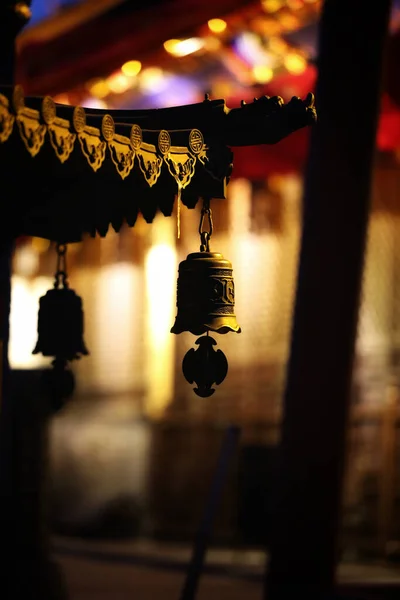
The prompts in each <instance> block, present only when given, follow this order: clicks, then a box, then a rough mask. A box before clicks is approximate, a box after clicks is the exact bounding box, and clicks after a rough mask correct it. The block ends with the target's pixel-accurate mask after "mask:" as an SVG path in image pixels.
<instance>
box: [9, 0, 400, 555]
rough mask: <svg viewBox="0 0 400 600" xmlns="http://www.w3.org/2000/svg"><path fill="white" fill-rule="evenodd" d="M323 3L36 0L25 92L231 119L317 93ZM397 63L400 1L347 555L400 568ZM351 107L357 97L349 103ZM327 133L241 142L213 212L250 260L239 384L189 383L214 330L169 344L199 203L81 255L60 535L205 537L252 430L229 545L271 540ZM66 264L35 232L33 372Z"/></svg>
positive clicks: (385, 114) (25, 329) (56, 467)
mask: <svg viewBox="0 0 400 600" xmlns="http://www.w3.org/2000/svg"><path fill="white" fill-rule="evenodd" d="M320 9H321V2H320V1H319V0H262V1H261V0H258V1H246V0H236V1H235V0H231V1H229V2H227V1H224V0H214V2H212V3H208V2H199V1H197V0H190V1H187V2H183V1H181V0H171V1H169V2H159V1H157V0H148V1H147V2H146V3H145V5H142V6H140V7H138V6H137V5H136V3H135V2H129V1H123V0H97V1H89V0H87V1H83V0H82V1H78V0H75V1H74V0H69V1H62V0H33V3H32V11H33V18H32V20H31V22H30V24H29V26H27V27H26V29H25V30H24V31H23V32H22V34H21V35H20V37H19V40H18V52H19V59H18V68H17V72H18V75H17V82H18V83H20V84H22V86H23V88H24V91H25V92H26V94H28V95H35V94H38V95H44V94H50V95H52V97H53V98H54V99H55V100H56V101H58V102H60V103H64V104H73V105H82V106H85V107H90V108H93V109H96V108H107V107H109V108H112V109H118V108H120V109H128V108H129V109H132V108H138V109H139V108H156V107H163V106H175V105H182V104H190V103H195V102H200V101H202V100H203V99H204V96H205V94H209V95H210V97H211V98H225V99H226V102H227V105H228V106H229V107H231V108H234V107H237V106H238V105H239V104H240V101H241V100H244V101H246V102H251V101H252V100H253V98H254V97H260V96H261V95H264V94H266V95H269V96H273V95H280V96H282V97H283V98H284V100H285V101H287V100H289V99H290V98H291V97H292V96H293V95H298V96H301V97H304V95H305V94H306V93H307V92H308V91H309V90H312V89H313V87H314V83H315V79H316V73H317V59H318V57H317V42H318V40H317V25H318V19H319V13H320ZM361 18H362V14H360V19H361ZM338 43H340V40H338ZM349 59H350V60H351V57H349ZM399 59H400V3H399V2H395V3H394V8H393V14H392V19H391V34H390V39H389V42H388V46H387V56H386V68H385V78H384V82H383V89H382V107H381V115H380V121H379V128H378V136H377V151H376V162H375V170H374V186H373V193H372V198H371V202H372V210H371V216H370V224H369V238H368V247H367V249H366V259H365V269H364V284H363V296H362V303H361V306H360V315H359V331H358V340H357V352H356V364H355V370H354V377H353V410H352V419H351V422H350V424H349V445H348V467H347V473H348V476H347V484H346V490H345V497H344V506H345V510H344V522H343V535H342V537H343V556H344V557H346V556H351V557H352V558H357V557H365V556H367V555H368V556H372V557H392V558H393V557H395V555H396V552H398V549H399V547H400V477H399V467H400V454H399V450H400V449H399V440H400V436H399V431H398V416H399V402H398V398H399V395H398V390H399V385H400V380H399V375H400V235H399V232H400V210H399V198H400V81H399V78H398V76H397V75H398V72H397V68H398V67H397V65H398V60H399ZM354 68H355V69H356V68H357V65H354ZM364 94H368V90H360V98H362V96H363V95H364ZM360 98H358V99H357V101H359V100H360ZM353 100H356V99H349V98H347V97H346V90H343V102H349V109H350V105H351V103H352V102H353ZM354 118H355V119H356V118H357V115H356V114H355V116H354ZM309 135H310V132H309V131H307V130H306V129H304V130H300V131H298V132H296V133H295V134H293V135H291V136H290V137H289V138H287V139H285V140H283V141H282V142H280V143H279V144H278V145H277V146H265V147H260V148H259V147H257V148H243V149H241V148H238V149H236V150H235V156H234V170H233V175H232V180H231V182H230V184H229V186H228V197H227V199H226V200H215V201H213V202H212V204H211V206H212V209H213V215H214V234H213V238H212V249H213V250H216V251H220V252H222V253H223V254H224V256H225V257H226V258H228V259H229V260H231V261H232V263H233V269H234V277H235V283H236V314H237V318H238V322H239V324H240V325H241V327H242V333H241V334H240V335H234V334H229V335H226V336H216V337H217V341H218V344H219V346H220V347H221V348H222V349H223V350H224V351H226V354H227V356H228V360H229V373H228V376H227V378H226V380H225V381H224V383H223V384H222V385H221V386H220V387H218V388H217V391H216V393H215V395H213V396H212V397H211V398H208V399H201V398H198V397H197V396H195V394H194V393H193V391H192V389H191V386H190V385H189V384H188V383H187V382H186V381H185V379H184V377H183V375H182V373H181V360H182V358H183V356H184V354H185V352H186V350H187V349H188V348H189V347H191V346H192V345H193V343H194V340H195V339H196V338H195V337H194V336H192V335H191V334H181V335H179V336H174V335H172V334H171V333H170V328H171V326H172V324H173V322H174V317H175V300H176V298H175V293H176V278H177V269H178V264H179V262H180V261H181V260H184V258H185V257H186V255H187V254H188V253H190V252H192V251H196V250H197V249H198V245H199V240H198V233H197V229H198V219H199V210H198V209H193V210H189V209H186V208H185V207H183V208H182V212H181V235H180V237H179V239H178V236H177V223H176V215H175V217H173V218H168V219H166V218H164V217H163V216H160V217H156V219H155V221H154V223H153V224H152V225H151V226H149V225H147V224H146V223H145V222H144V220H140V219H139V220H138V222H137V223H136V225H135V227H134V228H133V229H130V228H128V227H125V226H123V227H122V229H121V231H120V232H119V233H118V234H117V233H115V232H113V231H109V232H108V234H107V237H104V238H101V237H95V238H87V239H84V240H83V241H82V242H81V243H76V244H70V245H69V248H68V266H69V278H70V282H71V285H72V286H73V287H74V289H75V290H76V291H77V293H78V294H79V295H80V296H81V297H82V298H83V302H84V310H85V339H86V343H87V346H88V348H89V351H90V355H89V356H88V357H84V358H82V360H81V361H79V362H77V364H76V365H74V372H75V376H76V392H75V394H74V397H73V398H72V399H71V400H70V401H69V402H68V403H67V405H66V406H65V407H64V408H63V409H62V410H61V411H60V412H58V413H57V414H56V415H55V416H54V417H53V419H52V423H51V479H52V482H51V490H50V495H51V507H52V526H53V529H54V531H55V532H56V533H59V534H65V535H69V536H71V535H80V536H82V535H84V536H89V535H90V536H94V535H96V536H98V537H105V536H108V535H113V536H120V537H122V536H134V535H141V536H152V537H157V538H163V539H172V540H191V539H192V538H193V534H194V532H195V530H196V527H197V524H198V519H199V516H200V514H201V509H202V506H203V504H204V502H205V499H206V494H207V490H208V486H209V484H210V481H211V476H212V472H213V468H214V464H215V462H216V460H217V455H218V451H219V446H220V441H221V437H222V434H223V431H224V430H225V429H226V427H227V426H228V425H229V424H230V423H235V424H238V425H240V427H241V429H242V434H241V441H240V448H239V450H238V453H237V455H236V456H235V459H234V461H233V463H232V468H231V470H230V476H229V483H228V486H227V489H226V491H225V494H224V498H223V506H222V507H221V510H220V511H219V514H218V518H217V522H216V528H215V532H214V533H215V536H214V540H215V541H216V542H224V543H229V544H232V543H240V544H244V545H249V546H254V545H264V544H265V542H267V538H268V510H267V509H266V507H267V506H268V497H269V496H268V494H269V489H270V488H271V486H272V485H273V479H272V470H273V459H274V448H275V445H276V443H277V441H278V439H279V423H280V409H281V400H282V392H283V388H284V383H285V367H286V360H287V356H288V349H289V343H290V328H291V316H292V308H293V299H294V293H295V285H296V274H297V273H296V269H297V260H298V248H299V241H300V233H301V199H302V185H303V167H304V164H305V161H306V159H307V148H308V136H309ZM327 185H329V182H327ZM343 219H346V215H345V214H343ZM321 235H323V232H321ZM337 244H338V248H339V246H340V239H338V240H337ZM55 265H56V254H55V248H54V246H52V245H51V244H50V243H49V242H47V241H45V240H42V239H38V238H34V239H28V238H24V239H21V240H19V242H18V245H17V248H16V251H15V255H14V264H13V267H14V275H13V286H12V309H11V341H10V360H11V366H12V367H13V368H14V369H16V370H27V369H38V368H43V367H44V366H46V365H47V364H48V360H47V359H44V358H42V357H38V356H36V355H35V356H33V355H32V350H33V348H34V346H35V342H36V327H37V310H38V300H39V297H40V296H41V295H43V293H44V292H45V291H46V290H47V289H48V288H49V287H51V285H52V278H53V273H54V271H55ZM315 285H318V282H316V283H315ZM326 318H327V319H329V315H327V316H326ZM332 377H334V373H333V372H332ZM326 384H327V385H329V381H327V382H326ZM321 402H323V398H321ZM316 451H317V449H316ZM268 465H270V466H271V468H270V470H269V469H268ZM260 522H263V523H264V526H263V527H260Z"/></svg>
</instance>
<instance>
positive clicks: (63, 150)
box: [42, 96, 76, 163]
mask: <svg viewBox="0 0 400 600" xmlns="http://www.w3.org/2000/svg"><path fill="white" fill-rule="evenodd" d="M42 117H43V120H44V122H45V123H46V125H47V129H48V131H49V138H50V143H51V145H52V147H53V149H54V151H55V153H56V156H57V158H58V159H59V160H60V162H62V163H64V162H65V161H66V160H67V159H68V158H69V157H70V155H71V152H72V151H73V149H74V144H75V140H76V134H75V133H71V132H70V130H69V127H70V124H69V121H67V119H62V118H61V117H57V108H56V104H55V102H54V100H53V99H52V98H50V96H45V97H44V98H43V102H42Z"/></svg>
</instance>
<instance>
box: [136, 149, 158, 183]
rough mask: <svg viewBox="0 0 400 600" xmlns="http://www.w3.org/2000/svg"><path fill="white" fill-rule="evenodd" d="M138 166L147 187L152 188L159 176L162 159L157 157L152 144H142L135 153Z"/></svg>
mask: <svg viewBox="0 0 400 600" xmlns="http://www.w3.org/2000/svg"><path fill="white" fill-rule="evenodd" d="M136 154H137V157H138V164H139V168H140V170H141V172H142V173H143V175H144V178H145V180H146V181H147V183H148V185H149V186H150V187H152V186H153V185H154V184H155V183H156V182H157V179H158V178H159V177H160V175H161V167H162V163H163V159H162V158H161V156H158V155H157V150H156V147H155V146H154V144H148V143H146V142H142V143H141V145H140V149H139V150H137V151H136Z"/></svg>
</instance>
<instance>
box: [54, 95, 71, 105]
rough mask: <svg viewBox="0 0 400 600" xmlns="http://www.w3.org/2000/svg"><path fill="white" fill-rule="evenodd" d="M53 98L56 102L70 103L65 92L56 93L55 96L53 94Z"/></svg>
mask: <svg viewBox="0 0 400 600" xmlns="http://www.w3.org/2000/svg"><path fill="white" fill-rule="evenodd" d="M53 100H54V102H55V103H56V104H71V102H70V101H69V97H68V95H67V94H57V96H53Z"/></svg>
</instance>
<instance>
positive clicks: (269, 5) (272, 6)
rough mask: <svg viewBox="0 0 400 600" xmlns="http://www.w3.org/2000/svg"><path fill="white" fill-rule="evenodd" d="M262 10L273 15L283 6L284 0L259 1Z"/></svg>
mask: <svg viewBox="0 0 400 600" xmlns="http://www.w3.org/2000/svg"><path fill="white" fill-rule="evenodd" d="M261 4H262V7H263V9H264V10H265V11H266V12H269V13H274V12H276V11H277V10H279V9H280V8H282V6H283V5H284V0H261Z"/></svg>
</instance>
